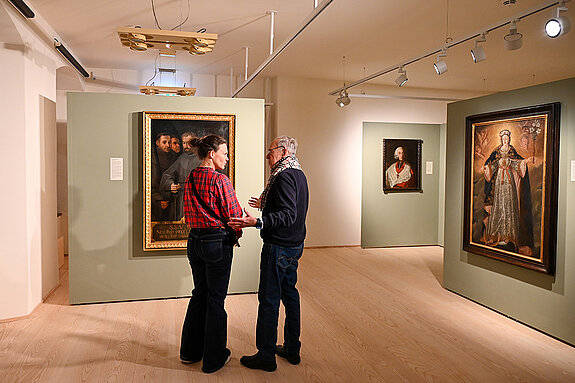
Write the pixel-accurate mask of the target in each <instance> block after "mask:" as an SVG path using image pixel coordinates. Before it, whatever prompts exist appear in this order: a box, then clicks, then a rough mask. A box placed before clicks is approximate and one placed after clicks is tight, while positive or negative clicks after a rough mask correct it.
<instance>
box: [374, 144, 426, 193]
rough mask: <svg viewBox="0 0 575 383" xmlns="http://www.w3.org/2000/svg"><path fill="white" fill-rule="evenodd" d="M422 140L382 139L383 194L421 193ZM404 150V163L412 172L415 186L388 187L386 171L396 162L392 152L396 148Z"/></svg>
mask: <svg viewBox="0 0 575 383" xmlns="http://www.w3.org/2000/svg"><path fill="white" fill-rule="evenodd" d="M422 142H423V141H422V140H414V139H406V138H400V139H397V138H384V139H383V192H384V193H386V194H387V193H405V192H420V193H421V192H423V190H422V188H421V144H422ZM399 146H402V147H403V148H404V152H405V156H406V162H407V163H408V164H409V165H410V166H411V168H412V170H413V173H414V175H413V178H414V179H415V185H413V186H410V187H407V188H401V189H397V188H393V187H390V186H389V184H388V181H387V174H386V172H387V169H388V168H389V167H390V166H391V165H393V164H394V163H395V162H396V161H397V160H396V159H395V158H394V152H395V150H396V148H397V147H399Z"/></svg>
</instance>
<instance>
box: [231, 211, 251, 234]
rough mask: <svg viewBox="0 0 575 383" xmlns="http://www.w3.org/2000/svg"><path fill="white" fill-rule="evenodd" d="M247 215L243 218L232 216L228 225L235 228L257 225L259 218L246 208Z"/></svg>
mask: <svg viewBox="0 0 575 383" xmlns="http://www.w3.org/2000/svg"><path fill="white" fill-rule="evenodd" d="M244 213H245V216H244V217H241V218H231V219H230V220H229V222H228V225H229V226H230V227H232V228H234V229H241V228H244V227H250V226H255V225H256V222H257V219H256V217H254V216H253V215H251V214H250V213H249V212H248V211H247V210H246V209H245V208H244Z"/></svg>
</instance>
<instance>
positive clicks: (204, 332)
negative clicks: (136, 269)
mask: <svg viewBox="0 0 575 383" xmlns="http://www.w3.org/2000/svg"><path fill="white" fill-rule="evenodd" d="M234 242H235V238H231V235H230V233H229V232H226V230H225V229H217V228H216V229H195V228H192V229H191V230H190V234H189V236H188V260H189V261H190V266H191V267H192V275H193V279H194V289H193V291H192V297H191V298H190V303H189V304H188V311H187V313H186V319H185V320H184V326H183V329H182V342H181V347H180V358H182V359H183V360H186V361H199V360H200V359H202V358H203V359H204V362H203V369H204V370H212V369H214V368H218V367H220V366H222V365H223V364H224V363H225V362H226V359H227V357H228V354H227V353H226V342H227V321H228V315H227V313H226V310H225V308H224V301H225V299H226V294H227V292H228V284H229V281H230V270H231V265H232V256H233V244H234Z"/></svg>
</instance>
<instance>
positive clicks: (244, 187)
mask: <svg viewBox="0 0 575 383" xmlns="http://www.w3.org/2000/svg"><path fill="white" fill-rule="evenodd" d="M142 111H160V112H162V111H165V112H194V113H224V114H234V115H236V135H235V156H236V162H235V166H236V170H235V187H236V191H237V195H238V199H239V200H240V203H241V204H242V206H247V200H248V199H249V197H250V196H257V195H259V193H261V191H262V189H263V186H264V185H263V178H264V176H263V175H264V155H265V153H264V145H265V144H264V101H263V100H255V99H228V98H202V97H168V96H144V95H126V94H103V93H69V94H68V188H69V190H68V191H69V239H70V247H69V253H70V256H69V261H70V303H89V302H106V301H122V300H134V299H150V298H165V297H178V296H187V295H190V293H191V289H192V287H193V283H192V278H191V272H190V266H189V264H188V260H187V257H186V254H185V250H177V251H176V250H169V251H165V250H163V251H154V252H146V253H144V252H143V250H142V223H141V221H142V208H143V202H142V201H143V200H142V193H143V191H142V149H141V148H142V146H141V145H142V125H141V112H142ZM110 158H123V160H124V172H123V177H124V178H123V180H121V181H110ZM260 248H261V240H260V238H259V233H258V231H257V230H249V229H248V230H245V231H244V236H243V238H242V239H241V247H240V248H239V249H237V250H236V251H235V253H234V261H233V266H232V276H231V281H230V287H229V291H230V292H232V293H239V292H253V291H256V290H257V286H258V276H259V253H260Z"/></svg>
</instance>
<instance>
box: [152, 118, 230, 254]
mask: <svg viewBox="0 0 575 383" xmlns="http://www.w3.org/2000/svg"><path fill="white" fill-rule="evenodd" d="M235 119H236V116H235V115H233V114H214V113H180V112H149V111H146V112H143V128H144V134H143V154H144V155H143V159H144V163H143V173H144V174H143V176H144V177H143V183H144V185H143V188H144V206H143V209H144V244H143V248H144V251H152V250H175V249H185V248H186V244H187V237H188V232H189V228H188V226H187V225H186V223H185V217H184V214H183V193H184V185H183V183H184V182H185V179H186V178H187V175H188V174H189V172H190V171H191V170H193V168H194V167H195V166H197V165H198V164H199V160H198V159H197V156H196V157H195V158H194V160H189V158H192V156H195V153H192V151H191V149H189V145H186V143H187V142H182V138H184V139H185V140H186V141H188V140H189V139H190V138H194V137H195V138H201V137H203V136H206V135H209V134H216V135H218V136H221V137H223V138H224V139H225V140H226V141H227V143H228V156H229V159H230V161H229V162H228V164H227V166H226V168H225V169H223V170H222V171H221V172H222V173H224V174H226V175H227V176H228V177H229V178H230V180H231V181H232V184H233V183H234V175H235ZM168 137H169V151H167V150H166V140H167V139H168ZM178 140H179V146H180V151H179V153H178V152H177V145H178V144H177V141H178ZM188 155H189V156H190V157H186V158H184V157H182V158H180V157H181V156H188ZM182 160H186V161H182ZM184 164H185V165H184ZM192 164H193V165H192ZM169 184H177V185H179V190H172V189H170V188H169Z"/></svg>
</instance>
